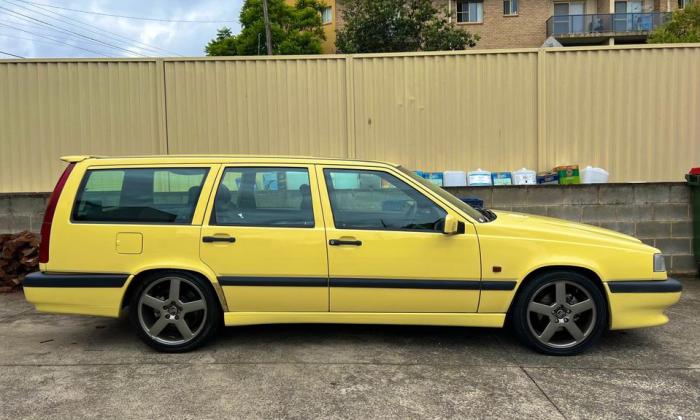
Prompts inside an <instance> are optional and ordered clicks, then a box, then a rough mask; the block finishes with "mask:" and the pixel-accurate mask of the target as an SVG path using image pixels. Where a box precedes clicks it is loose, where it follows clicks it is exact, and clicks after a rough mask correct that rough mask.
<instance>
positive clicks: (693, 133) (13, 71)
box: [0, 45, 700, 192]
mask: <svg viewBox="0 0 700 420" xmlns="http://www.w3.org/2000/svg"><path fill="white" fill-rule="evenodd" d="M698 69H700V46H698V45H673V46H670V45H664V46H631V47H588V48H567V49H549V50H543V49H540V50H538V49H521V50H501V51H496V50H487V51H467V52H454V53H414V54H383V55H373V54H370V55H354V56H312V57H308V56H305V57H275V58H267V57H252V58H236V57H232V58H195V59H169V58H168V59H138V60H137V59H134V60H121V59H114V60H104V59H103V60H6V61H0V192H20V191H50V190H51V188H52V187H53V183H54V182H55V180H56V178H57V176H58V174H59V172H60V170H61V168H62V166H63V165H62V164H61V162H59V161H58V157H59V156H61V155H67V154H104V155H135V154H158V153H171V154H178V153H263V154H295V155H299V154H301V155H317V156H336V157H351V158H360V159H380V160H389V161H394V162H399V163H402V164H405V165H407V166H409V167H412V168H415V169H422V170H450V169H462V170H471V169H476V168H477V167H482V168H485V169H490V170H515V169H518V168H521V167H528V168H536V169H539V170H543V169H548V168H551V167H553V166H555V165H557V164H570V163H578V164H581V165H594V166H601V167H603V168H606V169H608V170H609V171H610V173H611V177H612V178H611V180H612V181H621V182H625V181H679V180H682V176H683V173H684V172H685V171H686V170H687V169H688V168H689V167H690V166H693V165H698V164H700V78H699V77H698Z"/></svg>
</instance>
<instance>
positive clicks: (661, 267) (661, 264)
mask: <svg viewBox="0 0 700 420" xmlns="http://www.w3.org/2000/svg"><path fill="white" fill-rule="evenodd" d="M654 271H657V272H663V271H666V260H665V259H664V256H663V254H654Z"/></svg>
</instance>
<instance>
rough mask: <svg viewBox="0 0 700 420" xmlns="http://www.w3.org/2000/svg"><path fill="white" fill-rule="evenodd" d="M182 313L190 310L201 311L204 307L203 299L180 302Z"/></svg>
mask: <svg viewBox="0 0 700 420" xmlns="http://www.w3.org/2000/svg"><path fill="white" fill-rule="evenodd" d="M181 306H182V313H183V314H188V313H190V312H195V311H201V310H204V309H205V305H204V300H202V299H200V300H194V301H192V302H184V303H182V304H181Z"/></svg>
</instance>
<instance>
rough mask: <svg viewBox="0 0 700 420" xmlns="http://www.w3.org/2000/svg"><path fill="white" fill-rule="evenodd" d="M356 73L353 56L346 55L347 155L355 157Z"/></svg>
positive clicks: (351, 157) (350, 157)
mask: <svg viewBox="0 0 700 420" xmlns="http://www.w3.org/2000/svg"><path fill="white" fill-rule="evenodd" d="M354 79H355V74H354V67H353V56H352V55H346V56H345V126H346V128H345V129H346V133H345V141H346V142H347V151H346V153H347V157H348V158H349V159H354V158H355V157H356V155H355V152H356V150H355V147H356V146H355V81H354Z"/></svg>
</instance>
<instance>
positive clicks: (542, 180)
mask: <svg viewBox="0 0 700 420" xmlns="http://www.w3.org/2000/svg"><path fill="white" fill-rule="evenodd" d="M537 183H538V184H540V185H553V184H557V185H558V184H559V174H558V173H556V172H551V171H550V172H540V173H538V174H537Z"/></svg>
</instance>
